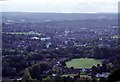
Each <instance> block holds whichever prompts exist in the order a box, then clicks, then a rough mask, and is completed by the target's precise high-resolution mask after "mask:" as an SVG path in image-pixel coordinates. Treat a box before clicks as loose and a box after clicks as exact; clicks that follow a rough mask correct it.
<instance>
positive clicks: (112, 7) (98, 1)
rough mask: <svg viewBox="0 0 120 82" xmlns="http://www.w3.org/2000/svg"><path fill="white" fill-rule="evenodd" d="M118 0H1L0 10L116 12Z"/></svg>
mask: <svg viewBox="0 0 120 82" xmlns="http://www.w3.org/2000/svg"><path fill="white" fill-rule="evenodd" d="M118 1H119V0H1V1H0V6H1V7H0V8H1V9H0V10H2V11H12V12H13V11H15V12H17V11H19V12H57V13H58V12H63V13H95V12H117V11H118Z"/></svg>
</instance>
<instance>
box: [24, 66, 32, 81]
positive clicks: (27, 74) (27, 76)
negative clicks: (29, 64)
mask: <svg viewBox="0 0 120 82" xmlns="http://www.w3.org/2000/svg"><path fill="white" fill-rule="evenodd" d="M31 79H32V78H31V75H30V72H29V69H28V68H26V69H25V71H24V75H23V82H26V81H27V80H31Z"/></svg>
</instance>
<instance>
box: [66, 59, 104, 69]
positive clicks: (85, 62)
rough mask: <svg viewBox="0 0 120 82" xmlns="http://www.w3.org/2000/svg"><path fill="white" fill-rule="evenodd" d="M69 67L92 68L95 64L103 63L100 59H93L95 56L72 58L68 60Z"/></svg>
mask: <svg viewBox="0 0 120 82" xmlns="http://www.w3.org/2000/svg"><path fill="white" fill-rule="evenodd" d="M66 64H67V67H74V68H91V67H92V66H93V65H95V66H96V65H97V64H100V65H101V64H102V63H101V61H100V60H97V59H93V58H79V59H72V60H71V61H67V62H66Z"/></svg>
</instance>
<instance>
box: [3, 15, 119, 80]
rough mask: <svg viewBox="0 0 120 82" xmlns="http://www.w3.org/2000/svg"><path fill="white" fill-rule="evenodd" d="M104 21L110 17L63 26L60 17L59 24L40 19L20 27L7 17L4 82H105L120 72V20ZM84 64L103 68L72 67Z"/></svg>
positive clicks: (69, 21) (21, 20) (66, 21)
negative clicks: (119, 70)
mask: <svg viewBox="0 0 120 82" xmlns="http://www.w3.org/2000/svg"><path fill="white" fill-rule="evenodd" d="M48 15H49V14H48ZM77 15H78V14H77ZM80 15H81V14H80ZM102 15H105V16H107V14H101V15H100V16H98V17H97V18H96V17H95V15H94V14H93V15H92V18H89V17H91V15H90V16H89V15H88V18H83V19H78V18H76V19H63V18H64V16H63V18H61V20H59V19H60V18H59V19H57V16H56V19H57V20H55V18H54V20H52V19H47V20H44V21H40V22H39V21H38V18H36V20H37V21H31V20H27V17H22V18H19V21H18V20H17V19H18V18H14V17H13V18H12V17H5V16H4V14H3V19H5V20H3V24H2V26H3V31H2V76H3V82H11V81H13V82H17V81H18V82H79V81H80V80H84V82H105V81H106V80H107V77H108V75H109V74H110V73H111V72H112V71H113V70H115V69H118V68H119V67H120V62H119V60H120V45H119V37H120V36H119V31H118V29H119V28H118V22H117V21H118V20H117V19H116V18H114V17H113V18H105V17H103V16H102ZM108 15H111V16H112V14H108ZM30 16H31V15H30ZM73 16H74V15H73ZM81 16H82V15H81ZM113 16H114V15H113ZM115 16H116V15H115ZM38 17H39V15H38ZM68 18H69V17H68ZM71 18H72V17H71ZM28 19H29V17H28ZM34 20H35V19H34ZM82 58H83V59H84V60H85V59H87V60H86V61H88V59H94V60H96V61H97V60H100V62H101V63H98V64H96V65H94V64H93V65H92V66H91V67H88V68H87V67H85V68H80V67H78V68H76V67H73V66H68V65H67V62H69V61H72V60H73V59H76V60H77V59H82ZM75 63H81V62H75Z"/></svg>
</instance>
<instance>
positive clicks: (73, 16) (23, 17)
mask: <svg viewBox="0 0 120 82" xmlns="http://www.w3.org/2000/svg"><path fill="white" fill-rule="evenodd" d="M117 18H118V17H117V13H38V12H37V13H33V12H2V21H3V22H7V21H8V20H14V21H15V22H18V23H20V22H46V21H63V20H83V19H108V20H112V19H117Z"/></svg>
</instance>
